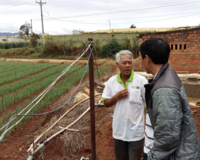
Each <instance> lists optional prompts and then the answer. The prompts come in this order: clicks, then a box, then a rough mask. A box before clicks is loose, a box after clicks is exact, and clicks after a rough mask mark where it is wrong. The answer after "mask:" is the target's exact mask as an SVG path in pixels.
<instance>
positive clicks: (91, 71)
mask: <svg viewBox="0 0 200 160" xmlns="http://www.w3.org/2000/svg"><path fill="white" fill-rule="evenodd" d="M88 43H90V44H91V46H90V51H89V52H92V51H91V49H92V47H93V39H92V38H88ZM89 55H90V53H89ZM93 59H94V58H93V54H91V55H90V59H89V82H90V121H91V122H90V125H91V149H92V150H91V151H92V160H96V138H95V106H94V60H93Z"/></svg>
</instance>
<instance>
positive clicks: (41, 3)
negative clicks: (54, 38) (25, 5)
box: [35, 0, 46, 40]
mask: <svg viewBox="0 0 200 160" xmlns="http://www.w3.org/2000/svg"><path fill="white" fill-rule="evenodd" d="M35 3H38V4H39V5H40V10H41V22H42V37H43V40H44V25H43V14H42V5H43V4H46V2H42V0H40V2H37V1H35Z"/></svg>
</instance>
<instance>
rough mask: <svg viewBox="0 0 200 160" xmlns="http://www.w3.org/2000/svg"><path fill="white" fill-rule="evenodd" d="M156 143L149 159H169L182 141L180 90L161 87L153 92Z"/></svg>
mask: <svg viewBox="0 0 200 160" xmlns="http://www.w3.org/2000/svg"><path fill="white" fill-rule="evenodd" d="M152 103H153V117H154V118H155V125H154V144H153V148H152V150H151V151H150V153H149V155H148V160H167V159H168V158H169V157H170V156H171V155H172V154H173V152H174V151H175V150H176V149H177V147H178V146H179V143H180V134H181V133H180V132H181V123H182V118H183V112H182V108H181V102H180V98H179V96H178V91H177V90H175V89H172V88H161V89H158V90H157V91H155V92H154V94H153V102H152Z"/></svg>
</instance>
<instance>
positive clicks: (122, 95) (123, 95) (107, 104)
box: [104, 89, 128, 108]
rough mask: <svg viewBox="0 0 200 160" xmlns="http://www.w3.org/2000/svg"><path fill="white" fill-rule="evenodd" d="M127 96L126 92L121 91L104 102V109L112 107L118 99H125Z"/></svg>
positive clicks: (125, 90) (124, 90)
mask: <svg viewBox="0 0 200 160" xmlns="http://www.w3.org/2000/svg"><path fill="white" fill-rule="evenodd" d="M127 96H128V90H127V89H123V90H121V91H119V92H118V93H117V94H115V95H114V96H113V97H112V98H110V99H107V100H105V101H104V106H105V107H106V108H108V107H111V106H113V105H114V104H115V103H117V101H118V100H119V99H122V98H126V97H127Z"/></svg>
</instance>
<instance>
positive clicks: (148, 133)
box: [144, 113, 154, 154]
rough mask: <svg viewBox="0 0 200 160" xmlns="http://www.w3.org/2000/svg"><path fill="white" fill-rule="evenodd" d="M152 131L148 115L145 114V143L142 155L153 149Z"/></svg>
mask: <svg viewBox="0 0 200 160" xmlns="http://www.w3.org/2000/svg"><path fill="white" fill-rule="evenodd" d="M153 134H154V131H153V128H152V125H151V121H150V118H149V114H148V113H146V125H145V142H144V153H146V154H148V153H149V151H150V150H151V149H152V147H153V142H154V135H153Z"/></svg>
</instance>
